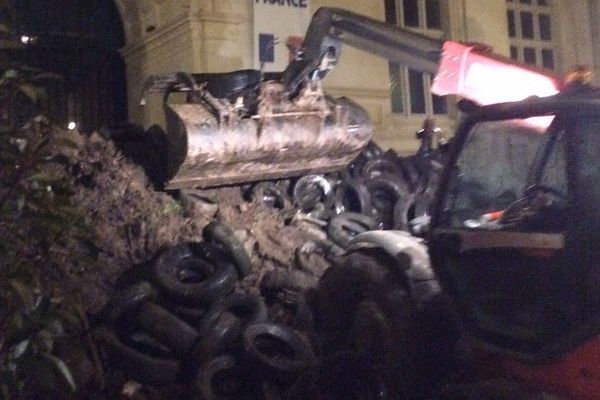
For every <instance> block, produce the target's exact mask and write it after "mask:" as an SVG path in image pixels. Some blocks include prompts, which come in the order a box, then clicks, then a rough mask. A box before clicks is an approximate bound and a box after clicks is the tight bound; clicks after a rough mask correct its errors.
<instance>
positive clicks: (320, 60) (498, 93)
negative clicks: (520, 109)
mask: <svg viewBox="0 0 600 400" xmlns="http://www.w3.org/2000/svg"><path fill="white" fill-rule="evenodd" d="M340 43H344V44H347V45H350V46H353V47H356V48H358V49H361V50H364V51H366V52H368V53H371V54H374V55H377V56H380V57H382V58H385V59H387V60H389V61H391V62H394V63H397V64H400V65H402V66H404V67H407V68H410V69H414V70H416V71H419V72H424V73H429V74H432V75H435V77H436V78H435V80H434V83H433V85H432V93H434V94H437V95H440V96H445V95H452V94H453V95H460V96H462V97H464V98H467V99H469V100H472V101H475V102H477V103H479V104H481V105H488V104H493V103H498V102H505V101H517V100H522V99H524V98H526V97H529V96H532V95H537V96H540V97H545V96H549V95H553V94H556V93H557V92H558V90H559V87H560V84H559V79H558V78H557V77H556V76H554V75H553V74H552V73H551V72H550V71H546V70H542V69H539V68H536V67H534V66H531V65H526V64H522V63H519V62H517V61H515V60H512V59H510V58H508V57H505V56H502V55H499V54H494V53H492V52H491V49H490V47H489V46H484V45H480V44H475V45H473V44H472V45H469V44H462V43H458V42H453V41H443V40H437V39H433V38H430V37H427V36H424V35H421V34H418V33H415V32H413V31H410V30H408V29H403V28H401V27H398V26H395V25H392V24H388V23H385V22H382V21H379V20H376V19H373V18H369V17H366V16H364V15H360V14H355V13H353V12H351V11H347V10H342V9H338V8H325V7H323V8H320V9H319V10H317V12H316V13H315V14H314V16H313V18H312V20H311V22H310V24H309V27H308V30H307V32H306V36H305V40H304V45H303V47H302V48H301V50H300V51H299V52H298V54H297V55H296V57H295V59H294V60H293V61H292V62H291V63H290V65H289V66H288V68H287V69H286V70H285V71H284V73H283V78H282V80H283V82H284V83H285V85H286V86H287V88H288V92H290V93H293V92H294V91H295V90H296V88H297V87H298V86H299V85H300V83H301V82H302V81H303V80H305V79H307V78H310V77H311V75H312V74H315V73H317V74H318V77H319V78H322V77H323V76H324V75H325V74H326V73H327V71H328V70H329V69H331V68H328V67H327V64H332V63H334V62H335V60H337V57H338V56H339V48H340ZM494 83H497V84H494ZM498 83H499V84H498Z"/></svg>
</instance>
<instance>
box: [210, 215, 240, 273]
mask: <svg viewBox="0 0 600 400" xmlns="http://www.w3.org/2000/svg"><path fill="white" fill-rule="evenodd" d="M202 235H203V236H204V238H205V239H208V240H210V241H215V242H217V243H218V244H220V245H222V246H223V247H224V248H225V250H226V252H227V253H228V254H229V255H230V256H231V261H232V262H233V264H234V265H235V268H236V270H237V272H238V275H239V276H240V278H244V277H246V276H247V275H248V274H249V273H250V271H252V261H251V260H250V256H249V255H248V253H247V252H246V249H245V248H244V246H243V245H242V243H241V242H240V241H239V240H238V238H237V237H236V236H235V234H234V233H233V230H231V228H229V227H228V226H227V225H225V224H223V223H222V222H219V221H217V220H214V221H212V222H211V223H209V224H208V225H206V227H204V230H203V231H202Z"/></svg>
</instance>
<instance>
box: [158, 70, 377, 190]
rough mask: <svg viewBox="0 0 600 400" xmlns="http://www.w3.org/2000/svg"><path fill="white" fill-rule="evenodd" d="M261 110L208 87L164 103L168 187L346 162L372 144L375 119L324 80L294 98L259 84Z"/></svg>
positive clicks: (319, 169) (321, 169) (273, 85)
mask: <svg viewBox="0 0 600 400" xmlns="http://www.w3.org/2000/svg"><path fill="white" fill-rule="evenodd" d="M259 93H260V95H259V97H258V101H257V102H256V108H255V109H256V112H255V113H248V112H246V113H243V112H240V111H239V108H240V102H241V100H242V98H241V97H240V98H239V99H238V102H237V103H238V104H235V102H232V101H230V100H227V99H215V98H214V97H212V96H211V95H210V94H209V93H208V92H206V93H203V94H202V96H201V97H200V100H197V101H195V102H194V103H186V104H165V111H166V114H167V142H168V146H169V148H168V153H167V154H168V159H169V161H168V176H169V179H168V181H167V182H166V188H167V189H178V188H184V187H210V186H220V185H229V184H236V183H241V182H250V181H257V180H265V179H280V178H286V177H292V176H299V175H303V174H314V173H325V172H331V171H334V170H338V169H341V168H343V167H344V166H346V165H347V164H348V163H349V162H350V161H352V159H353V158H354V157H356V156H357V155H358V153H359V152H360V151H361V149H362V148H363V147H364V146H365V145H366V144H367V143H368V142H369V140H370V139H371V134H372V130H373V127H372V124H371V122H370V120H369V118H368V116H367V113H366V112H365V110H364V109H362V108H361V107H360V106H358V105H357V104H355V103H353V102H352V101H350V100H348V99H345V98H341V99H336V100H333V99H330V98H326V97H325V96H324V95H323V92H322V91H321V87H320V84H318V85H316V87H314V88H312V89H306V88H305V89H303V91H302V92H301V93H300V94H299V95H298V96H296V97H295V99H293V100H288V99H287V98H286V96H285V95H284V87H283V85H282V84H280V83H278V82H264V83H261V84H260V92H259Z"/></svg>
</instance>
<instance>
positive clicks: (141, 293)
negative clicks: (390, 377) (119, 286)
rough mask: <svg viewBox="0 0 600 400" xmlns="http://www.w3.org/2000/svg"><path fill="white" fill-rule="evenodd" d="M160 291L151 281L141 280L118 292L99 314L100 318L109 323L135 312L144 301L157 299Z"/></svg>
mask: <svg viewBox="0 0 600 400" xmlns="http://www.w3.org/2000/svg"><path fill="white" fill-rule="evenodd" d="M157 297H158V292H157V290H156V289H155V288H154V286H152V284H151V283H150V282H147V281H141V282H138V283H136V284H133V285H131V286H129V287H127V288H126V289H124V290H122V291H119V292H117V293H116V294H115V295H114V296H113V297H112V298H111V299H110V301H109V302H108V304H107V305H106V306H105V307H104V309H103V310H102V311H101V312H100V314H99V315H98V319H99V320H101V321H103V322H105V323H109V324H114V323H116V322H117V321H118V320H119V319H121V317H124V316H126V315H128V314H130V313H132V312H135V311H136V309H137V308H138V307H139V305H140V304H142V302H144V301H156V299H157Z"/></svg>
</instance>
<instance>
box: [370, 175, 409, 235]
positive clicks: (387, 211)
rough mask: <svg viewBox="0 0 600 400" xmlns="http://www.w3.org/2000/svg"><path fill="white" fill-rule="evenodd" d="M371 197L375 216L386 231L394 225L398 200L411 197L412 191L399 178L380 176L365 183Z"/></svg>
mask: <svg viewBox="0 0 600 400" xmlns="http://www.w3.org/2000/svg"><path fill="white" fill-rule="evenodd" d="M365 186H366V187H367V189H368V191H369V193H370V196H371V205H372V207H373V216H374V217H375V219H376V220H378V221H379V222H380V223H381V224H382V225H383V228H384V229H390V228H391V227H392V226H393V225H394V206H395V205H396V203H397V202H398V200H400V199H402V198H405V197H408V196H410V189H409V187H408V184H407V183H406V182H405V181H404V180H398V179H397V177H391V176H383V175H382V176H380V177H377V178H372V179H368V180H366V181H365Z"/></svg>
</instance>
